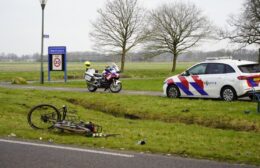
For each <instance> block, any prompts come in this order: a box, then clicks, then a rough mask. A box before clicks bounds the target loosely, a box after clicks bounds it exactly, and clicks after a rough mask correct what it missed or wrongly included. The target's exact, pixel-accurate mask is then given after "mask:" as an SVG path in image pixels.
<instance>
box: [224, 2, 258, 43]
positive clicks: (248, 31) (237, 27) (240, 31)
mask: <svg viewBox="0 0 260 168" xmlns="http://www.w3.org/2000/svg"><path fill="white" fill-rule="evenodd" d="M228 25H229V26H230V27H229V30H225V31H223V30H222V31H221V34H220V36H221V37H222V38H227V39H230V40H231V41H232V42H234V43H242V44H245V46H246V45H248V44H260V0H246V1H245V4H244V9H243V11H242V12H241V13H240V15H238V16H231V17H230V19H229V20H228Z"/></svg>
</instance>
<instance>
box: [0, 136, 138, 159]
mask: <svg viewBox="0 0 260 168" xmlns="http://www.w3.org/2000/svg"><path fill="white" fill-rule="evenodd" d="M0 142H7V143H13V144H21V145H30V146H38V147H47V148H55V149H64V150H71V151H78V152H88V153H95V154H103V155H111V156H121V157H127V158H132V157H134V155H127V154H121V153H112V152H105V151H97V150H90V149H80V148H72V147H65V146H56V145H47V144H38V143H31V142H22V141H13V140H7V139H0Z"/></svg>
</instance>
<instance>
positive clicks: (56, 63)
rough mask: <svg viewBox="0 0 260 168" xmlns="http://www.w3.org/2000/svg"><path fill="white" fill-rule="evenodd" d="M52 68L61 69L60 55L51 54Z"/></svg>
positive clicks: (54, 69)
mask: <svg viewBox="0 0 260 168" xmlns="http://www.w3.org/2000/svg"><path fill="white" fill-rule="evenodd" d="M52 70H53V71H61V70H62V55H52Z"/></svg>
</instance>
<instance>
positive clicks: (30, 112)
mask: <svg viewBox="0 0 260 168" xmlns="http://www.w3.org/2000/svg"><path fill="white" fill-rule="evenodd" d="M43 106H47V107H50V108H53V109H54V111H55V112H56V114H57V122H58V121H60V120H61V114H60V111H59V110H58V109H57V108H56V107H55V106H53V105H50V104H39V105H37V106H34V107H33V108H32V109H31V110H30V111H29V113H28V115H27V121H28V124H29V125H30V126H31V127H32V128H34V129H43V128H39V127H37V126H35V125H34V124H33V123H32V121H31V117H32V114H33V112H34V111H35V110H36V109H37V108H39V107H43ZM53 127H54V124H53V125H52V126H50V127H48V129H52V128H53Z"/></svg>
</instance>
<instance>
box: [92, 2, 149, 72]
mask: <svg viewBox="0 0 260 168" xmlns="http://www.w3.org/2000/svg"><path fill="white" fill-rule="evenodd" d="M98 14H99V18H98V19H97V20H96V22H94V23H93V24H92V25H93V27H94V30H93V32H92V33H90V36H91V37H92V38H93V39H94V40H95V41H96V44H97V45H98V47H102V48H103V49H105V50H110V51H111V50H112V51H115V52H118V53H119V55H121V71H124V67H125V57H126V54H127V52H129V51H130V50H131V49H132V48H133V47H135V46H136V45H138V44H139V43H141V42H142V41H143V40H144V39H145V37H146V31H145V26H146V24H145V16H146V15H145V10H144V9H142V8H140V7H139V6H138V3H137V0H113V1H111V0H108V1H107V3H106V6H105V8H104V9H99V10H98Z"/></svg>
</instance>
